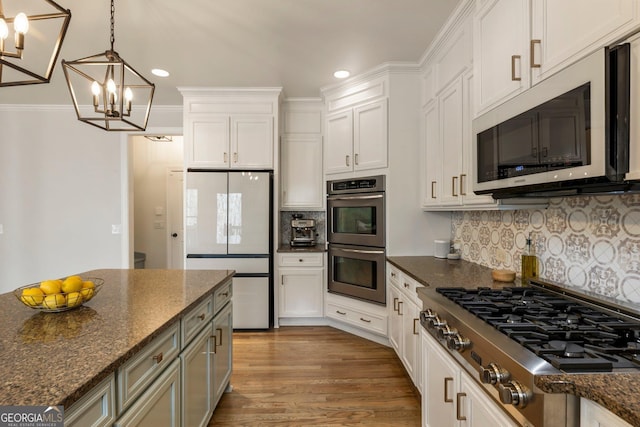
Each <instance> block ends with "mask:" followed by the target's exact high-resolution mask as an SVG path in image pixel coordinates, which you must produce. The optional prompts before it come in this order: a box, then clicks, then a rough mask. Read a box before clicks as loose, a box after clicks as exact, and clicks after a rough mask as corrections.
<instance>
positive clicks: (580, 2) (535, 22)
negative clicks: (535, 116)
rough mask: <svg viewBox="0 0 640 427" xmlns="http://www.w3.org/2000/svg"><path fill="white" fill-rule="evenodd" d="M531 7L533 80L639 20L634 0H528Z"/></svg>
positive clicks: (618, 35) (626, 30)
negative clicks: (530, 0)
mask: <svg viewBox="0 0 640 427" xmlns="http://www.w3.org/2000/svg"><path fill="white" fill-rule="evenodd" d="M531 10H532V29H531V31H532V40H533V41H532V42H531V48H532V49H533V53H532V64H531V66H532V79H533V83H534V84H535V83H537V82H539V81H541V80H543V79H545V78H547V77H549V76H550V75H551V74H553V73H555V72H557V71H559V70H560V69H562V68H564V67H565V66H567V65H568V64H570V63H571V62H574V61H575V60H577V59H579V58H580V57H583V56H585V55H587V54H589V53H590V52H594V51H596V50H597V49H599V48H601V47H602V46H606V45H608V44H611V43H612V42H614V41H615V40H617V39H619V38H621V37H622V36H624V35H625V34H627V33H629V32H630V31H631V30H633V29H634V28H635V27H636V26H637V25H638V21H639V20H638V13H639V6H638V2H637V0H613V1H612V0H588V1H585V0H563V1H555V0H532V5H531ZM571 16H577V17H579V18H577V19H567V17H571Z"/></svg>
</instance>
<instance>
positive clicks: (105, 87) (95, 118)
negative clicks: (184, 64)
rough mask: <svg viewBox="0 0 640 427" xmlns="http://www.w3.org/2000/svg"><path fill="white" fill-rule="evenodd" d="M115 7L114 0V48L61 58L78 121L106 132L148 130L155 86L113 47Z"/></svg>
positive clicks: (112, 5) (112, 18)
mask: <svg viewBox="0 0 640 427" xmlns="http://www.w3.org/2000/svg"><path fill="white" fill-rule="evenodd" d="M114 15H115V7H114V4H113V0H111V38H110V42H111V48H110V49H109V50H107V51H105V52H104V53H99V54H96V55H92V56H88V57H86V58H82V59H77V60H75V61H65V60H62V67H63V69H64V76H65V79H66V80H67V86H68V87H69V92H70V93H71V99H72V100H73V106H74V107H75V110H76V114H77V116H78V120H80V121H83V122H85V123H88V124H90V125H93V126H96V127H99V128H101V129H104V130H107V131H130V130H141V131H142V130H145V129H146V127H147V121H148V120H149V112H150V111H151V101H152V100H153V92H154V91H155V85H154V84H153V83H151V82H150V81H149V80H147V79H146V78H144V77H143V76H142V75H141V74H140V73H138V72H137V71H136V70H134V69H133V68H132V67H131V66H130V65H129V64H127V62H126V61H125V60H124V59H122V58H121V57H120V55H118V52H116V51H115V50H113V45H114V43H115V37H114V24H115V19H114Z"/></svg>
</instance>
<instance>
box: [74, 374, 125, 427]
mask: <svg viewBox="0 0 640 427" xmlns="http://www.w3.org/2000/svg"><path fill="white" fill-rule="evenodd" d="M115 388H116V381H115V375H113V374H111V375H109V376H108V377H107V378H106V379H105V380H103V381H102V382H101V383H100V384H98V385H97V386H95V387H94V388H93V389H91V391H89V392H88V393H87V394H85V395H84V396H83V397H82V398H81V399H80V400H78V401H77V402H76V403H74V404H73V406H71V408H69V409H67V410H65V411H64V425H65V426H66V427H85V426H91V427H108V426H111V425H113V421H115V418H116V404H115V400H116V399H115Z"/></svg>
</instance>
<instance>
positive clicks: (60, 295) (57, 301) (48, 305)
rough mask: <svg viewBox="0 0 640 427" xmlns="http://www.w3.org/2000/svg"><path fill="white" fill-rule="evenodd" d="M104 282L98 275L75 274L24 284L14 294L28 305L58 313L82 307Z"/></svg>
mask: <svg viewBox="0 0 640 427" xmlns="http://www.w3.org/2000/svg"><path fill="white" fill-rule="evenodd" d="M103 284H104V280H102V279H100V278H97V277H87V278H82V277H80V276H77V275H75V276H69V277H66V278H64V279H52V280H43V281H42V282H40V283H34V284H31V285H27V286H22V287H20V288H18V289H16V290H15V291H13V294H14V295H15V296H16V297H17V298H18V300H20V302H22V303H23V304H24V305H26V306H27V307H30V308H34V309H36V310H42V311H46V312H52V313H56V312H60V311H67V310H72V309H74V308H78V307H80V306H81V305H82V304H84V303H85V302H87V301H89V300H91V299H92V298H93V297H95V296H96V294H97V293H98V292H99V291H100V288H101V287H102V285H103Z"/></svg>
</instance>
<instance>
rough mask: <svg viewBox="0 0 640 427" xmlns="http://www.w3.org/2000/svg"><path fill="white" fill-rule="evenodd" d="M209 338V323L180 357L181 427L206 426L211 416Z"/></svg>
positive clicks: (210, 332) (210, 330)
mask: <svg viewBox="0 0 640 427" xmlns="http://www.w3.org/2000/svg"><path fill="white" fill-rule="evenodd" d="M211 334H212V329H211V323H209V325H208V326H207V327H205V328H204V330H202V331H201V332H200V334H198V336H197V337H196V338H195V339H194V340H193V342H192V343H191V344H189V346H187V348H186V349H185V350H184V351H183V352H182V354H181V355H180V359H181V361H182V408H183V410H182V423H183V424H182V425H183V426H184V427H202V426H206V425H207V423H208V422H209V418H210V416H211V414H212V413H213V408H212V402H211V400H212V399H211V382H210V377H211V375H210V370H211V366H210V364H209V361H210V360H209V359H210V358H209V352H210V349H209V345H210V342H211Z"/></svg>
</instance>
